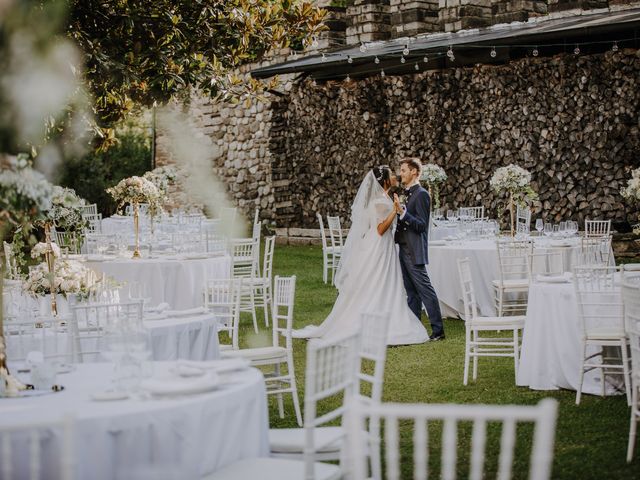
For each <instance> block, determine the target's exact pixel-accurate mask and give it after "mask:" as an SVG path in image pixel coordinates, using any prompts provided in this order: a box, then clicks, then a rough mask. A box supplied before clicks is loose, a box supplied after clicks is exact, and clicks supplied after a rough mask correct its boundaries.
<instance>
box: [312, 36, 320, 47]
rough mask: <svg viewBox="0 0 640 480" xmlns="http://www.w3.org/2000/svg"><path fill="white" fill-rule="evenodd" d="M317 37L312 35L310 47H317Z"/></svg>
mask: <svg viewBox="0 0 640 480" xmlns="http://www.w3.org/2000/svg"><path fill="white" fill-rule="evenodd" d="M318 45H319V43H318V39H317V38H316V37H313V40H312V41H311V47H312V48H318Z"/></svg>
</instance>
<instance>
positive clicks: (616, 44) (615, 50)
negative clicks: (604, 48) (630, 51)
mask: <svg viewBox="0 0 640 480" xmlns="http://www.w3.org/2000/svg"><path fill="white" fill-rule="evenodd" d="M611 50H612V51H614V52H617V51H618V42H613V46H612V47H611Z"/></svg>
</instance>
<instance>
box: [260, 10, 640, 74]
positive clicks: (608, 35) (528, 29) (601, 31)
mask: <svg viewBox="0 0 640 480" xmlns="http://www.w3.org/2000/svg"><path fill="white" fill-rule="evenodd" d="M565 15H566V16H563V15H561V14H555V15H551V16H549V15H546V16H541V17H534V18H531V19H530V20H529V21H528V22H514V23H509V24H498V25H494V26H491V27H487V28H483V29H473V30H461V31H458V32H455V33H450V32H449V33H444V32H439V33H432V34H421V35H418V36H416V37H405V38H398V39H394V40H386V41H378V42H370V43H366V44H365V47H366V48H365V49H364V51H362V46H361V45H352V46H348V47H343V48H339V49H336V50H331V51H325V52H324V53H317V54H313V55H308V56H305V57H302V58H299V59H294V60H291V61H287V62H283V63H279V64H275V65H270V66H267V67H263V68H258V69H255V70H253V71H252V72H251V74H252V75H253V76H254V77H256V78H268V77H271V76H274V75H282V74H291V73H303V74H307V75H311V76H312V77H313V78H316V79H318V80H328V79H333V78H344V77H345V76H346V75H347V74H349V75H351V76H352V77H363V76H370V75H372V74H377V73H379V72H380V71H381V70H382V69H384V70H385V71H386V72H387V73H393V74H397V73H409V72H410V71H411V69H412V68H415V69H417V70H424V69H429V68H444V67H457V66H463V65H470V64H475V63H503V62H505V61H508V60H509V59H511V58H514V57H518V56H523V51H524V50H526V52H525V53H524V54H531V51H532V49H537V48H539V49H540V54H541V55H546V54H552V53H557V52H558V51H573V50H574V48H575V46H579V47H580V48H581V49H582V50H586V51H598V49H599V50H603V49H609V48H611V45H612V42H613V41H618V42H619V44H620V47H623V46H634V47H637V46H638V45H637V44H638V41H637V33H640V8H633V9H626V10H619V11H610V10H609V9H601V10H592V11H581V12H579V13H576V12H565ZM637 30H638V32H637ZM573 42H575V44H574V43H573ZM407 47H408V49H409V53H408V55H406V56H404V55H402V53H403V50H405V48H407ZM493 47H495V49H494V48H493ZM449 49H452V50H453V52H454V57H455V60H451V59H450V58H448V56H447V51H448V50H449ZM543 49H544V50H545V51H543ZM491 50H494V52H493V53H491ZM405 53H406V52H405ZM425 56H426V57H427V60H428V62H426V63H425V62H424V57H425ZM349 57H350V58H351V62H349V61H348V59H349ZM376 57H378V60H379V63H375V58H376ZM402 57H405V61H404V62H402Z"/></svg>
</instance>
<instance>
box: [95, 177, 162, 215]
mask: <svg viewBox="0 0 640 480" xmlns="http://www.w3.org/2000/svg"><path fill="white" fill-rule="evenodd" d="M107 193H109V194H110V195H111V196H112V197H113V199H114V200H115V201H116V202H118V208H122V207H123V206H124V204H125V203H130V204H135V203H137V204H140V203H146V204H147V205H148V212H149V214H150V215H151V216H155V215H156V214H157V213H158V212H159V211H160V209H161V206H160V203H161V202H162V194H161V193H160V190H159V189H158V187H156V186H155V185H154V183H153V182H151V181H150V180H148V179H146V178H144V177H137V176H133V177H129V178H125V179H123V180H120V182H119V183H118V184H117V185H116V186H115V187H111V188H107Z"/></svg>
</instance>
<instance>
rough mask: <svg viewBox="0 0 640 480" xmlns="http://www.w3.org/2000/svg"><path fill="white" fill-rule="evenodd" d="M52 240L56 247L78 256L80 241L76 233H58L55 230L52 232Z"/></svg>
mask: <svg viewBox="0 0 640 480" xmlns="http://www.w3.org/2000/svg"><path fill="white" fill-rule="evenodd" d="M53 240H54V241H55V243H57V244H58V246H59V247H60V248H61V249H62V248H66V249H67V250H68V251H69V253H72V254H79V253H80V247H81V243H82V242H81V240H80V237H79V236H78V234H77V233H75V232H59V231H57V230H55V231H54V232H53Z"/></svg>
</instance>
